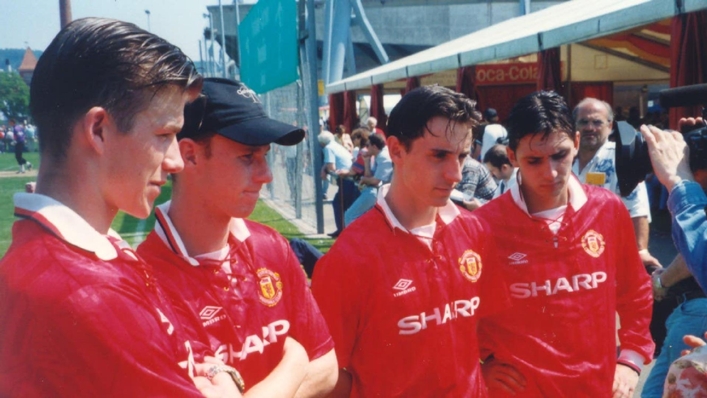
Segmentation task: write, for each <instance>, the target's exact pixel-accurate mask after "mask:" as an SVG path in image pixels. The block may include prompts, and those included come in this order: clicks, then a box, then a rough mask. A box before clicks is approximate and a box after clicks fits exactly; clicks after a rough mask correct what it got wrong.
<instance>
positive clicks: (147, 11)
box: [145, 10, 152, 32]
mask: <svg viewBox="0 0 707 398" xmlns="http://www.w3.org/2000/svg"><path fill="white" fill-rule="evenodd" d="M145 14H147V31H148V32H152V29H150V10H145Z"/></svg>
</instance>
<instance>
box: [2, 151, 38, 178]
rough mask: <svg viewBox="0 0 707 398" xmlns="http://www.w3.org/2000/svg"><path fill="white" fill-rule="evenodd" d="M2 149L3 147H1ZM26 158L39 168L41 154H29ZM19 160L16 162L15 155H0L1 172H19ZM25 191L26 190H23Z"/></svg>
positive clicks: (26, 154)
mask: <svg viewBox="0 0 707 398" xmlns="http://www.w3.org/2000/svg"><path fill="white" fill-rule="evenodd" d="M0 147H1V146H0ZM24 158H25V159H27V161H28V162H30V163H32V166H34V167H38V166H39V154H38V153H37V152H27V153H25V154H24ZM17 170H18V166H17V160H15V154H14V153H8V152H4V153H0V171H17ZM23 189H24V188H23Z"/></svg>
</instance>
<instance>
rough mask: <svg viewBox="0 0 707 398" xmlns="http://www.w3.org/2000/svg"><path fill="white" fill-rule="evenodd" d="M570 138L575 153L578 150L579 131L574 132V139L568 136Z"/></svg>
mask: <svg viewBox="0 0 707 398" xmlns="http://www.w3.org/2000/svg"><path fill="white" fill-rule="evenodd" d="M570 138H572V141H573V142H574V149H575V152H576V151H578V150H579V131H575V132H574V137H573V136H571V135H570Z"/></svg>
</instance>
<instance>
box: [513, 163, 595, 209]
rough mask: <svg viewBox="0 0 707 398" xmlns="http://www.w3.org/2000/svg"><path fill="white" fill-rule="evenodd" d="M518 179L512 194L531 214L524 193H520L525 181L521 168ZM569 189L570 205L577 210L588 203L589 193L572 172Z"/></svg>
mask: <svg viewBox="0 0 707 398" xmlns="http://www.w3.org/2000/svg"><path fill="white" fill-rule="evenodd" d="M516 181H517V184H514V185H513V186H512V187H511V196H512V197H513V201H514V202H515V204H516V205H517V206H518V207H519V208H520V209H521V210H523V211H524V212H525V213H526V214H528V215H530V213H529V212H528V206H526V205H525V201H524V200H523V195H521V193H520V186H521V184H522V183H523V181H522V175H521V172H520V170H518V174H517V175H516ZM567 189H569V191H570V197H569V205H570V206H572V208H573V209H574V210H575V211H577V210H579V209H580V208H581V207H582V206H584V204H585V203H587V194H586V193H584V189H583V188H582V184H581V183H580V182H579V180H578V179H577V176H575V175H574V174H571V175H570V179H569V181H567Z"/></svg>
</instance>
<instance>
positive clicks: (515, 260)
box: [508, 252, 528, 265]
mask: <svg viewBox="0 0 707 398" xmlns="http://www.w3.org/2000/svg"><path fill="white" fill-rule="evenodd" d="M527 256H528V255H527V254H525V253H519V252H515V253H513V254H511V255H510V256H508V259H509V260H511V262H510V263H509V264H510V265H518V264H527V263H528V260H527V259H526V257H527Z"/></svg>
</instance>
